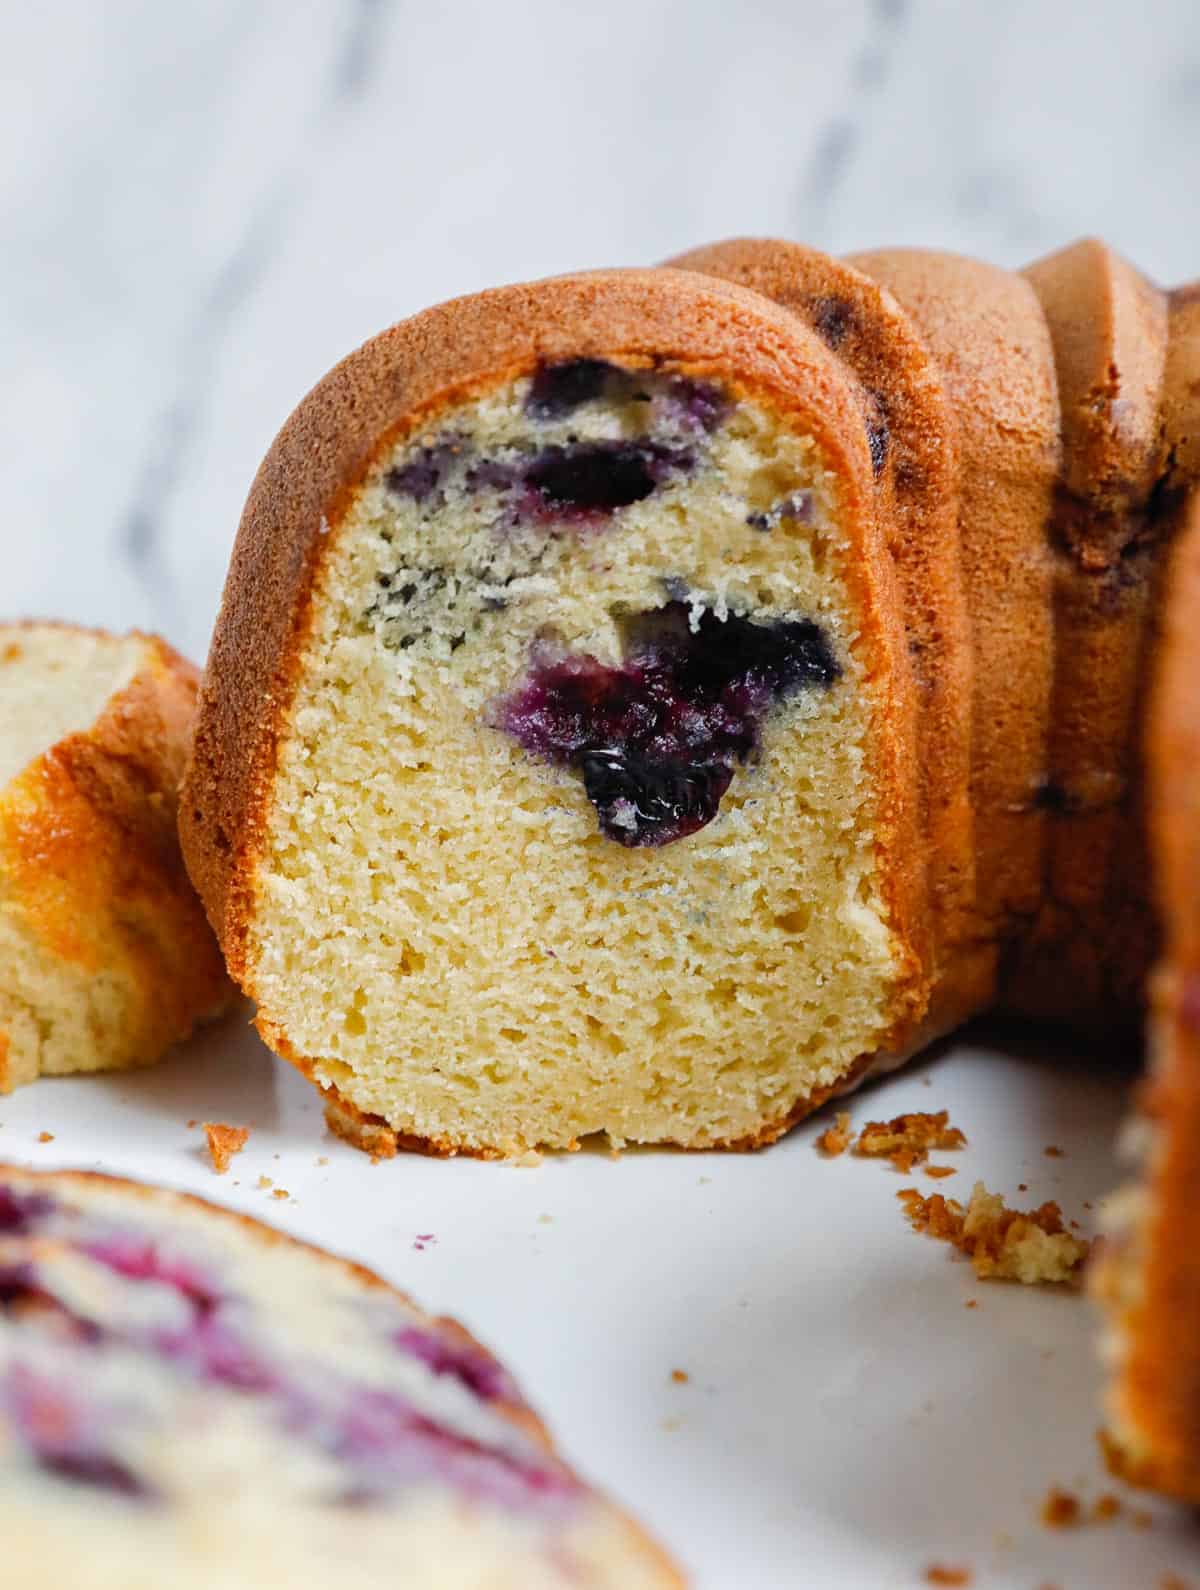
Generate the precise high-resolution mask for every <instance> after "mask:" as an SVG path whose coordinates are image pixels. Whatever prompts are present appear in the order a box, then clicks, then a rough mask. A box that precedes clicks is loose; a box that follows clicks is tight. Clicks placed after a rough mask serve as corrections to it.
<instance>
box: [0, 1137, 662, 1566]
mask: <svg viewBox="0 0 1200 1590" xmlns="http://www.w3.org/2000/svg"><path fill="white" fill-rule="evenodd" d="M11 1181H21V1182H32V1183H33V1184H34V1185H38V1186H43V1187H52V1188H57V1187H64V1188H66V1189H68V1191H69V1190H70V1189H71V1188H78V1189H80V1191H82V1192H83V1193H85V1194H86V1192H87V1191H88V1189H89V1188H91V1187H95V1186H97V1185H99V1186H102V1187H105V1188H108V1189H111V1190H115V1191H119V1192H122V1193H127V1194H129V1195H131V1196H133V1197H143V1198H151V1199H156V1200H167V1201H171V1202H174V1203H177V1204H180V1205H184V1206H187V1207H189V1208H193V1209H196V1210H199V1211H200V1212H201V1213H202V1214H204V1215H205V1216H206V1217H207V1218H209V1219H211V1220H213V1221H214V1223H216V1224H221V1223H226V1224H228V1225H229V1226H231V1227H240V1228H241V1229H242V1230H244V1231H248V1232H250V1233H251V1235H252V1236H253V1237H254V1239H255V1240H256V1241H258V1242H262V1243H264V1244H265V1245H267V1246H269V1247H279V1248H292V1249H299V1250H301V1251H303V1252H305V1253H308V1254H311V1255H313V1256H314V1257H315V1258H317V1259H319V1260H320V1261H321V1262H322V1263H323V1264H326V1265H329V1266H330V1267H331V1268H335V1269H340V1270H341V1271H342V1272H343V1273H344V1274H346V1275H349V1276H351V1277H353V1279H354V1280H355V1281H356V1282H357V1283H358V1284H359V1285H361V1286H364V1287H368V1288H370V1289H371V1290H373V1291H381V1292H387V1293H388V1294H389V1295H390V1296H392V1297H394V1298H397V1299H398V1300H399V1301H400V1302H401V1303H402V1304H404V1305H405V1306H406V1307H408V1308H411V1309H414V1310H415V1311H416V1312H417V1313H420V1314H423V1313H424V1311H423V1310H422V1309H421V1308H420V1305H419V1304H417V1303H416V1302H415V1301H414V1300H413V1299H412V1298H411V1297H410V1296H409V1295H408V1293H407V1292H402V1291H401V1290H400V1288H399V1287H395V1286H392V1285H391V1283H390V1282H388V1281H385V1280H384V1279H383V1277H382V1276H380V1275H378V1274H377V1273H376V1272H375V1271H374V1270H368V1269H367V1268H366V1266H365V1265H362V1264H356V1263H355V1262H354V1261H353V1260H352V1259H346V1258H343V1257H342V1256H341V1255H339V1254H335V1253H330V1252H329V1251H328V1250H327V1249H325V1248H319V1247H317V1246H316V1245H315V1244H313V1243H309V1242H303V1241H301V1240H300V1239H299V1238H297V1237H293V1236H289V1235H288V1234H287V1233H286V1232H283V1231H279V1230H277V1229H276V1228H275V1227H274V1226H270V1225H267V1224H266V1223H265V1222H264V1221H261V1220H255V1219H254V1218H253V1217H252V1216H250V1215H244V1214H241V1213H239V1212H238V1211H236V1210H233V1209H226V1208H224V1207H223V1206H222V1205H220V1204H215V1203H212V1202H211V1201H210V1200H209V1199H207V1198H202V1197H200V1196H199V1195H197V1194H195V1193H184V1192H177V1191H175V1190H174V1189H169V1188H164V1187H155V1186H152V1185H150V1184H149V1183H146V1182H138V1181H133V1180H131V1179H130V1178H128V1177H124V1176H114V1175H109V1174H106V1173H104V1172H101V1171H91V1170H59V1171H35V1170H27V1169H25V1168H23V1167H21V1166H16V1165H10V1164H3V1163H0V1183H4V1182H11ZM424 1317H425V1318H426V1319H428V1320H429V1322H430V1324H432V1325H436V1326H437V1327H439V1328H440V1329H442V1330H443V1331H445V1332H446V1333H447V1334H448V1335H450V1336H451V1337H453V1339H454V1340H455V1341H456V1342H457V1343H458V1344H459V1345H460V1346H462V1347H465V1348H467V1349H468V1350H469V1351H470V1352H472V1353H478V1354H479V1356H480V1357H481V1358H482V1359H483V1360H485V1361H486V1362H487V1363H489V1364H491V1365H494V1366H496V1367H497V1368H501V1369H502V1368H503V1366H502V1365H500V1364H499V1361H498V1360H497V1359H496V1358H495V1356H494V1355H493V1354H492V1352H491V1351H490V1350H489V1349H488V1348H487V1347H485V1346H484V1345H483V1343H482V1342H480V1341H479V1340H478V1339H477V1338H476V1337H475V1336H473V1335H472V1334H471V1332H470V1331H469V1330H467V1328H466V1326H464V1325H462V1324H460V1323H459V1321H458V1320H456V1319H452V1318H450V1317H449V1316H447V1315H437V1316H435V1315H425V1316H424ZM491 1406H492V1407H493V1408H494V1409H495V1411H496V1412H497V1413H498V1414H499V1415H500V1416H501V1417H502V1418H504V1419H507V1420H508V1422H509V1423H510V1424H512V1425H513V1426H514V1427H515V1428H517V1429H519V1430H521V1431H522V1432H523V1433H524V1434H525V1435H527V1436H529V1437H530V1438H531V1439H532V1440H534V1441H536V1442H537V1443H538V1444H539V1445H540V1446H541V1447H542V1448H543V1450H544V1451H545V1452H547V1453H548V1454H550V1455H552V1456H553V1457H554V1458H555V1459H556V1461H558V1462H559V1463H563V1459H562V1457H561V1455H560V1453H559V1452H558V1449H557V1447H556V1446H555V1443H554V1440H553V1437H552V1436H551V1434H550V1432H549V1430H548V1429H547V1428H546V1426H545V1424H544V1423H543V1421H542V1420H541V1419H540V1418H539V1417H538V1415H537V1414H536V1413H535V1412H534V1410H533V1409H532V1408H531V1407H529V1406H528V1405H527V1404H525V1403H523V1402H505V1401H503V1400H502V1399H499V1398H497V1399H496V1400H495V1401H493V1402H492V1403H491ZM563 1466H564V1468H567V1472H568V1473H569V1474H572V1475H573V1473H574V1471H573V1470H571V1469H570V1468H569V1467H568V1466H567V1465H566V1464H565V1463H563ZM574 1477H575V1478H578V1476H574ZM583 1483H584V1482H583V1481H580V1484H581V1485H583ZM584 1488H585V1489H587V1490H588V1491H589V1493H590V1494H591V1495H592V1496H593V1497H594V1498H596V1499H597V1500H601V1499H602V1498H600V1497H599V1494H598V1493H597V1492H595V1491H592V1490H591V1488H590V1487H587V1486H585V1487H584ZM604 1500H605V1501H606V1505H607V1506H608V1507H610V1508H611V1510H612V1512H613V1514H614V1515H615V1517H616V1518H617V1519H618V1520H619V1521H620V1522H621V1524H622V1525H623V1526H624V1527H625V1529H626V1530H627V1531H628V1533H629V1537H630V1540H631V1543H632V1544H633V1545H634V1546H635V1547H636V1548H637V1549H639V1550H640V1551H642V1552H643V1553H644V1554H645V1556H646V1557H647V1559H648V1560H649V1561H651V1562H653V1563H654V1564H655V1565H656V1567H657V1568H658V1569H659V1571H660V1572H661V1573H662V1575H663V1580H662V1582H663V1584H664V1585H675V1586H677V1587H678V1590H683V1586H684V1585H685V1583H686V1581H685V1580H684V1578H683V1576H682V1574H681V1573H680V1571H679V1569H678V1568H677V1567H676V1566H675V1564H674V1563H673V1562H672V1561H671V1559H670V1558H669V1557H668V1556H667V1554H666V1552H665V1551H664V1550H663V1548H662V1547H661V1546H660V1545H659V1544H658V1543H657V1541H655V1540H654V1539H652V1538H651V1537H650V1535H648V1534H647V1533H646V1531H645V1530H644V1529H643V1527H642V1525H641V1524H640V1523H639V1522H638V1521H637V1519H635V1518H634V1517H632V1516H631V1515H630V1514H628V1513H626V1512H625V1511H624V1510H623V1509H621V1508H619V1507H617V1506H616V1505H615V1504H613V1503H611V1502H607V1500H606V1499H604Z"/></svg>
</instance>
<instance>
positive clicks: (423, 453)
mask: <svg viewBox="0 0 1200 1590" xmlns="http://www.w3.org/2000/svg"><path fill="white" fill-rule="evenodd" d="M462 451H463V442H462V438H461V437H443V438H441V439H440V440H438V441H436V442H431V443H427V444H426V445H425V446H423V447H421V448H420V449H418V451H417V452H416V453H415V454H414V455H413V457H412V458H410V459H409V461H408V462H407V463H405V464H398V465H397V466H396V467H395V468H393V469H389V470H388V472H387V473H386V474H385V475H384V477H383V480H384V484H385V485H386V486H387V488H388V490H389V491H391V492H393V493H395V495H396V496H398V497H411V498H412V499H413V501H414V502H418V503H426V502H429V501H430V500H431V499H432V498H434V497H436V498H437V500H438V502H439V503H440V501H441V499H442V491H443V488H444V486H445V484H446V481H447V480H448V479H449V477H450V475H451V473H452V472H453V470H454V469H455V467H456V466H457V464H458V461H459V459H460V457H461V455H462Z"/></svg>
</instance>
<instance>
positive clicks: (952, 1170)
mask: <svg viewBox="0 0 1200 1590" xmlns="http://www.w3.org/2000/svg"><path fill="white" fill-rule="evenodd" d="M925 1174H926V1175H927V1176H932V1177H934V1178H935V1180H938V1181H940V1180H941V1179H942V1177H943V1176H957V1175H958V1169H957V1167H956V1166H954V1165H926V1167H925Z"/></svg>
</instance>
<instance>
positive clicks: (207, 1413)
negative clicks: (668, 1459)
mask: <svg viewBox="0 0 1200 1590" xmlns="http://www.w3.org/2000/svg"><path fill="white" fill-rule="evenodd" d="M0 1526H2V1527H3V1530H4V1539H5V1543H6V1544H5V1550H6V1563H5V1572H4V1583H5V1585H6V1587H8V1590H41V1587H42V1586H45V1585H70V1586H71V1587H72V1590H117V1587H120V1590H161V1587H162V1586H164V1585H171V1586H177V1587H179V1590H210V1587H212V1586H215V1585H220V1586H221V1590H291V1587H295V1586H297V1585H310V1584H323V1583H336V1582H338V1580H339V1579H340V1578H341V1577H343V1576H344V1574H345V1571H346V1565H347V1564H348V1563H352V1564H353V1577H354V1582H355V1583H356V1584H359V1585H362V1586H363V1587H364V1590H383V1587H385V1586H412V1587H414V1590H415V1587H418V1586H419V1587H421V1590H558V1587H563V1590H566V1587H567V1586H571V1587H578V1590H602V1587H605V1586H612V1587H614V1590H616V1587H618V1586H620V1587H622V1590H625V1587H629V1590H643V1587H644V1590H649V1587H651V1586H669V1585H678V1584H680V1583H681V1582H682V1581H681V1580H680V1579H679V1578H678V1576H677V1575H676V1573H675V1572H674V1570H673V1569H672V1568H671V1566H670V1565H669V1564H668V1563H667V1561H666V1559H665V1558H664V1557H663V1556H662V1555H661V1554H660V1553H659V1552H658V1551H657V1550H656V1549H655V1548H654V1547H653V1546H651V1545H650V1543H649V1542H648V1541H646V1540H645V1538H644V1537H643V1536H642V1535H641V1533H640V1531H639V1530H638V1529H637V1528H636V1526H634V1525H633V1524H632V1523H631V1522H630V1521H629V1520H628V1519H626V1518H625V1517H624V1516H623V1515H622V1514H621V1513H619V1512H618V1511H617V1510H616V1509H615V1508H613V1507H611V1506H610V1505H609V1504H608V1503H606V1502H605V1501H604V1500H603V1499H602V1498H599V1497H598V1496H596V1495H595V1493H593V1492H591V1491H590V1490H589V1489H588V1488H587V1487H586V1486H585V1485H584V1484H583V1483H582V1482H581V1481H580V1480H579V1479H578V1478H577V1477H576V1476H575V1475H574V1474H573V1473H572V1472H571V1471H570V1469H568V1468H567V1467H566V1465H565V1464H564V1463H563V1462H562V1461H561V1460H560V1459H559V1458H558V1457H557V1456H556V1455H555V1453H554V1451H553V1449H552V1447H551V1444H550V1440H549V1437H548V1436H547V1435H546V1433H545V1431H544V1429H543V1427H542V1425H541V1423H540V1422H539V1420H538V1419H537V1417H536V1416H535V1415H534V1414H533V1413H532V1412H531V1410H530V1409H529V1407H528V1406H527V1405H526V1403H525V1402H524V1401H523V1400H522V1398H521V1396H520V1393H519V1392H518V1390H517V1388H516V1387H515V1385H514V1383H513V1381H512V1379H511V1378H510V1376H509V1375H508V1374H507V1372H506V1371H505V1370H504V1369H503V1368H502V1367H501V1366H500V1365H499V1364H498V1363H497V1362H496V1361H495V1359H493V1358H492V1357H491V1355H490V1354H489V1353H488V1352H486V1351H485V1349H484V1348H482V1347H480V1346H479V1344H478V1343H477V1342H475V1341H474V1340H473V1339H472V1338H471V1337H470V1336H469V1335H468V1334H467V1332H466V1331H464V1330H463V1329H462V1328H461V1327H460V1326H458V1325H457V1324H455V1322H454V1321H452V1320H447V1319H432V1318H430V1317H429V1316H428V1315H426V1314H424V1313H422V1312H421V1311H420V1310H419V1309H418V1308H416V1307H415V1306H414V1305H413V1304H412V1303H411V1302H410V1301H409V1300H408V1299H407V1298H405V1297H403V1296H402V1295H401V1294H400V1293H398V1292H395V1291H393V1290H392V1289H391V1288H390V1287H388V1286H386V1285H385V1284H384V1283H383V1282H382V1281H380V1280H379V1278H378V1277H376V1276H374V1275H372V1274H370V1273H369V1272H368V1271H366V1270H362V1269H359V1268H357V1267H356V1266H353V1265H350V1264H346V1263H344V1262H343V1261H341V1260H338V1259H334V1258H332V1257H330V1256H329V1255H328V1254H325V1253H322V1252H319V1251H318V1250H316V1249H314V1248H309V1247H306V1246H303V1245H301V1244H299V1243H296V1242H293V1241H291V1240H290V1239H288V1238H286V1237H284V1236H282V1235H280V1234H279V1233H278V1232H275V1231H272V1230H270V1229H269V1228H267V1227H265V1226H262V1225H260V1224H259V1223H258V1222H256V1221H252V1220H248V1219H245V1218H242V1217H238V1216H236V1215H232V1214H229V1213H227V1212H226V1211H223V1210H220V1209H217V1208H214V1207H213V1206H212V1205H210V1204H205V1203H202V1202H201V1201H200V1200H198V1199H193V1198H187V1197H184V1196H182V1195H180V1194H174V1193H167V1192H164V1191H161V1190H159V1189H155V1188H150V1187H143V1186H138V1185H136V1184H134V1183H131V1182H121V1181H117V1180H113V1179H110V1178H107V1177H100V1176H92V1175H76V1174H72V1173H59V1174H43V1175H32V1174H25V1173H21V1172H16V1171H12V1170H9V1169H2V1170H0Z"/></svg>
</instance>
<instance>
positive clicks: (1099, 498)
mask: <svg viewBox="0 0 1200 1590" xmlns="http://www.w3.org/2000/svg"><path fill="white" fill-rule="evenodd" d="M1024 275H1025V277H1026V278H1027V280H1028V281H1029V282H1030V283H1031V284H1032V286H1033V288H1034V291H1035V292H1036V293H1037V295H1038V298H1039V300H1040V302H1041V305H1042V309H1043V312H1044V313H1045V316H1046V322H1047V325H1048V326H1049V328H1050V335H1051V339H1052V341H1053V344H1054V352H1055V361H1056V368H1057V375H1058V389H1059V407H1060V410H1061V414H1062V446H1063V462H1062V478H1061V480H1060V482H1059V486H1058V490H1057V494H1056V502H1055V509H1054V514H1053V517H1052V519H1051V522H1050V526H1049V534H1050V538H1051V544H1052V548H1053V555H1054V559H1055V572H1054V659H1053V669H1054V684H1053V701H1052V720H1051V726H1050V734H1049V738H1048V742H1047V747H1046V764H1045V782H1044V785H1043V794H1044V804H1045V809H1046V813H1047V825H1048V829H1049V834H1048V845H1047V850H1046V855H1045V879H1044V886H1043V897H1044V898H1043V904H1042V906H1041V908H1040V910H1039V912H1038V915H1037V918H1036V920H1035V921H1034V922H1033V923H1031V924H1030V926H1029V928H1028V929H1027V930H1026V932H1025V934H1024V935H1023V937H1022V942H1021V945H1020V947H1019V950H1018V952H1017V953H1016V954H1015V955H1014V956H1013V957H1012V959H1011V961H1010V965H1009V969H1008V974H1007V976H1006V979H1005V984H1006V986H1005V997H1006V1002H1007V1003H1009V1004H1011V1005H1013V1006H1014V1007H1015V1008H1017V1009H1020V1010H1022V1011H1024V1012H1025V1013H1026V1014H1029V1015H1032V1016H1035V1017H1040V1018H1042V1019H1050V1020H1069V1021H1070V1022H1071V1024H1072V1025H1074V1026H1076V1027H1085V1026H1094V1027H1096V1028H1099V1029H1101V1030H1104V1029H1108V1028H1112V1027H1113V1025H1114V1024H1119V1023H1121V1022H1124V1023H1125V1024H1126V1026H1128V1025H1129V1024H1131V1023H1132V1021H1133V1020H1134V1019H1135V1018H1136V1016H1137V1015H1138V1014H1139V1009H1140V991H1141V989H1142V987H1143V984H1144V982H1145V977H1146V973H1147V970H1148V968H1149V965H1150V962H1151V959H1152V956H1153V936H1152V913H1151V909H1150V902H1149V897H1148V875H1149V869H1148V866H1147V864H1146V848H1145V840H1144V834H1143V831H1142V822H1141V813H1140V800H1139V793H1140V787H1141V780H1140V744H1139V736H1138V725H1139V724H1140V723H1141V721H1142V717H1143V714H1144V700H1143V696H1144V681H1145V672H1146V670H1145V667H1144V654H1145V650H1146V647H1147V645H1148V643H1149V640H1150V638H1151V632H1150V621H1151V617H1152V615H1153V613H1154V611H1155V609H1156V606H1157V586H1158V580H1159V575H1160V563H1161V559H1160V557H1159V544H1160V541H1161V534H1162V527H1161V521H1159V520H1156V519H1155V518H1154V517H1153V516H1152V514H1151V511H1150V509H1151V502H1152V499H1153V496H1154V493H1155V490H1156V488H1157V486H1158V482H1159V480H1160V479H1161V477H1162V473H1163V469H1164V466H1165V462H1166V453H1165V445H1164V439H1163V426H1162V419H1161V414H1160V393H1161V390H1162V385H1163V374H1164V368H1165V363H1166V350H1167V313H1166V299H1165V297H1164V295H1163V294H1162V293H1160V292H1159V291H1158V290H1157V289H1156V288H1154V287H1153V286H1152V285H1151V284H1150V283H1149V282H1147V281H1146V280H1145V278H1144V277H1142V276H1141V275H1139V274H1138V272H1136V271H1135V270H1134V269H1133V268H1132V266H1130V265H1128V264H1127V263H1126V262H1125V261H1124V260H1122V259H1120V258H1119V257H1118V256H1117V255H1115V254H1114V253H1113V252H1112V251H1111V250H1110V249H1108V248H1106V247H1105V245H1104V244H1102V243H1100V242H1097V241H1096V240H1094V239H1087V240H1084V241H1083V242H1080V243H1076V244H1073V245H1072V246H1071V247H1070V248H1066V249H1063V250H1061V251H1060V252H1059V253H1057V254H1052V255H1050V256H1049V257H1048V258H1046V259H1044V260H1039V261H1038V262H1037V263H1036V264H1034V265H1031V266H1029V267H1028V268H1027V269H1026V271H1025V272H1024ZM1064 972H1067V975H1065V976H1064Z"/></svg>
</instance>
